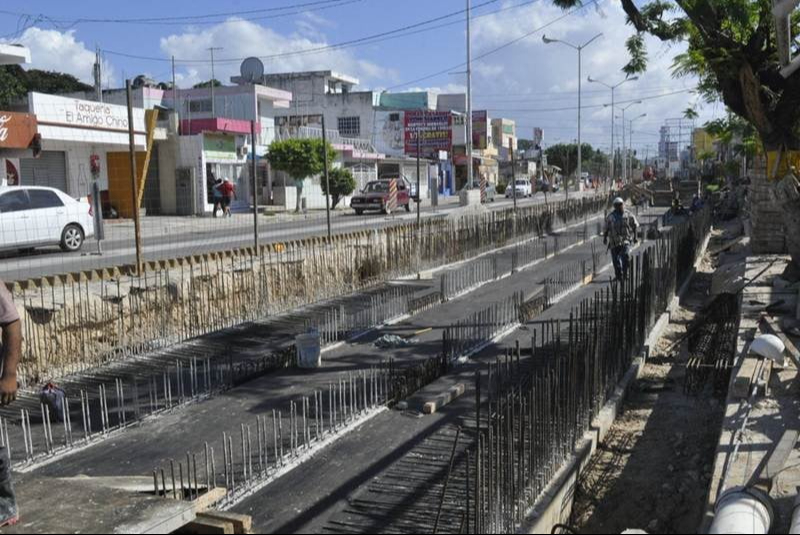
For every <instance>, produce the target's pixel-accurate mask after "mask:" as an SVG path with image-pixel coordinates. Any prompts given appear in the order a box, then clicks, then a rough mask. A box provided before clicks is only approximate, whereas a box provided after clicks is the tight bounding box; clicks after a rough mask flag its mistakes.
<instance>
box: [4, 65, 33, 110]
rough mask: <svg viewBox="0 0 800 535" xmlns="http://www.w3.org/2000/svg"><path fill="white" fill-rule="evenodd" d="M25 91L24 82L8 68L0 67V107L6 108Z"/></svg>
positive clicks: (22, 95)
mask: <svg viewBox="0 0 800 535" xmlns="http://www.w3.org/2000/svg"><path fill="white" fill-rule="evenodd" d="M26 93H27V89H26V88H25V84H23V83H22V80H20V78H19V76H16V75H14V74H11V73H10V72H9V69H8V68H3V67H0V108H8V107H9V106H10V105H11V104H12V103H14V102H15V101H18V100H19V99H21V98H22V97H24V96H25V94H26Z"/></svg>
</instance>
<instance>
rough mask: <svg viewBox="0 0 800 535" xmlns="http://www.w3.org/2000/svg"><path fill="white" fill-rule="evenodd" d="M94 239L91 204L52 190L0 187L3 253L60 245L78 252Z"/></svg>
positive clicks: (0, 247) (0, 235)
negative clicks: (89, 239)
mask: <svg viewBox="0 0 800 535" xmlns="http://www.w3.org/2000/svg"><path fill="white" fill-rule="evenodd" d="M93 236H94V214H93V211H92V207H91V205H90V204H89V203H88V202H86V201H83V200H75V199H73V198H72V197H70V196H69V195H67V194H66V193H64V192H62V191H59V190H57V189H53V188H42V187H34V186H0V250H6V249H22V250H26V249H34V248H36V247H45V246H52V245H58V246H60V247H61V249H63V250H64V251H67V252H75V251H79V250H80V249H81V247H83V242H84V241H85V240H86V239H87V238H91V237H93Z"/></svg>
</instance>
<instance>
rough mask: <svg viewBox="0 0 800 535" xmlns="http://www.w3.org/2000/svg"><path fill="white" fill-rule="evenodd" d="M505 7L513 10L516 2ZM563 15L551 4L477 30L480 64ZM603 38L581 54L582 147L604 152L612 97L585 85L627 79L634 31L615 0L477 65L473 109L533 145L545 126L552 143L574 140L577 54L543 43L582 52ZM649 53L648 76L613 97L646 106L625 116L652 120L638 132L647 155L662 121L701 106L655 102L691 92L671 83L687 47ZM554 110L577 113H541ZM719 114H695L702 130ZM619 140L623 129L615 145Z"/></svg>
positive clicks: (688, 99) (491, 19) (685, 81)
mask: <svg viewBox="0 0 800 535" xmlns="http://www.w3.org/2000/svg"><path fill="white" fill-rule="evenodd" d="M505 4H506V5H512V4H511V2H505ZM564 13H565V12H564V11H562V10H560V9H559V8H557V7H555V6H554V5H553V4H552V2H549V1H542V2H536V3H535V4H532V5H529V6H526V7H524V8H519V9H511V10H508V11H504V12H502V13H498V14H495V15H492V16H487V17H482V18H480V19H479V20H478V21H477V22H476V23H475V24H474V25H473V36H474V37H473V39H474V43H473V47H474V49H475V52H474V53H475V56H476V57H477V56H479V55H480V54H483V53H485V52H487V51H489V50H491V49H493V48H496V47H498V46H501V45H503V44H505V43H507V42H509V41H511V40H512V39H516V38H519V37H522V36H523V35H525V34H527V33H529V32H531V31H532V30H533V29H535V28H542V27H544V26H546V25H548V24H549V23H551V22H552V21H554V20H556V19H559V18H560V17H563V16H564ZM601 32H602V33H603V37H601V38H600V39H599V40H598V41H595V42H594V43H592V44H591V45H590V46H589V47H588V48H586V49H585V50H584V51H583V62H582V63H583V69H582V71H583V72H582V77H581V78H582V80H583V82H582V86H583V107H584V110H583V119H582V137H583V140H584V141H585V142H589V143H592V144H593V145H596V146H600V147H601V148H603V149H604V150H607V149H608V147H609V145H610V137H611V134H610V128H611V110H610V107H609V108H604V107H603V104H607V103H610V101H611V92H610V91H609V90H607V89H606V88H604V87H603V86H601V85H599V84H590V83H588V82H587V77H588V76H592V77H595V78H599V79H601V80H603V81H605V82H606V83H609V84H615V83H617V82H620V81H622V80H623V79H624V78H625V74H624V73H623V72H621V68H622V67H623V66H624V65H625V63H626V62H627V61H628V52H627V50H626V48H625V41H626V40H627V38H628V37H629V36H630V35H631V33H632V29H631V27H630V26H629V25H627V24H626V17H625V14H624V12H623V10H622V7H621V5H620V2H619V1H618V0H601V3H600V9H597V8H595V7H594V6H587V7H586V8H585V9H583V10H582V11H580V12H578V13H576V14H573V15H570V16H568V17H566V18H564V19H563V20H561V21H559V22H556V23H554V24H552V25H550V26H548V27H547V28H545V29H543V30H542V31H541V32H537V33H536V34H534V35H532V36H530V37H528V38H526V39H523V40H522V41H520V42H518V43H517V44H515V45H513V46H511V47H508V48H505V49H503V50H502V51H500V52H498V53H496V54H491V55H489V56H488V57H486V58H485V59H482V60H480V61H479V62H476V65H475V68H474V73H475V75H474V92H475V95H476V96H475V107H476V109H480V108H489V109H490V110H495V111H490V115H491V116H493V117H501V116H504V117H510V118H513V119H516V120H517V123H518V125H519V128H518V131H519V133H520V135H521V136H523V137H530V136H531V135H532V133H531V129H532V128H533V127H535V126H540V127H542V128H543V129H544V131H545V141H546V142H547V143H554V142H557V141H570V140H573V139H575V138H576V137H577V103H578V102H577V101H578V94H577V89H578V58H577V52H576V51H575V50H573V49H571V48H569V47H567V46H565V45H561V44H550V45H547V44H545V43H544V42H543V41H542V35H543V34H546V35H547V36H548V37H550V38H554V39H562V40H565V41H568V42H571V43H573V44H576V45H577V44H582V43H585V42H586V41H588V40H589V39H591V38H592V37H594V36H595V35H597V34H598V33H601ZM647 46H648V53H649V59H650V63H649V66H648V70H647V72H646V73H645V74H643V75H642V76H641V77H640V79H639V81H637V82H630V83H627V84H625V85H623V86H622V87H620V88H619V89H618V90H617V92H616V97H617V102H618V103H619V102H623V101H635V100H638V99H644V102H643V103H642V104H640V105H636V106H633V107H632V108H631V109H630V110H628V112H627V113H626V119H631V118H633V117H636V116H637V115H640V114H642V113H647V117H646V118H643V119H640V120H638V122H636V123H635V124H634V133H635V135H634V140H633V141H634V145H638V147H639V149H640V150H645V147H646V146H647V145H651V146H655V145H657V143H658V136H657V135H655V134H657V133H658V130H659V127H660V126H661V125H662V124H663V122H664V120H665V119H668V118H679V117H681V116H682V115H683V111H684V110H685V109H686V108H688V107H690V106H692V105H694V104H695V103H696V102H697V100H698V99H697V97H696V96H695V95H692V94H688V93H682V94H678V95H674V96H668V97H664V98H659V99H651V98H650V97H656V96H660V95H665V94H667V93H671V92H674V91H676V90H680V89H686V88H693V87H694V85H695V84H696V81H695V80H693V79H690V78H681V79H675V78H673V77H672V69H671V65H672V60H673V58H674V57H675V55H676V54H677V53H679V52H681V51H683V50H684V49H685V45H683V44H679V45H665V44H664V43H662V42H661V41H660V40H658V39H656V38H652V37H648V38H647ZM553 108H573V109H564V110H562V111H550V112H547V111H539V110H543V109H545V110H546V109H553ZM714 109H715V108H714V107H713V106H712V107H706V108H705V109H698V111H699V112H700V115H701V116H700V119H699V120H698V121H697V124H702V123H703V122H705V120H707V119H709V118H711V116H712V115H713V113H714ZM526 110H528V111H526ZM531 110H536V111H531ZM717 111H718V108H717ZM618 113H619V112H618ZM619 124H621V122H620V123H619ZM619 136H620V127H619V126H618V127H617V143H619V139H620V137H619ZM651 150H652V148H651Z"/></svg>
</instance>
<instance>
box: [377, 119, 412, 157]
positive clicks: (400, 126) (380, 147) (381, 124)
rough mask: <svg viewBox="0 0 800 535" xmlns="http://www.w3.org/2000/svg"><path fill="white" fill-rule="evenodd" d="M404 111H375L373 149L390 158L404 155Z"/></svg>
mask: <svg viewBox="0 0 800 535" xmlns="http://www.w3.org/2000/svg"><path fill="white" fill-rule="evenodd" d="M404 117H405V112H398V111H391V112H387V111H379V112H376V113H375V135H374V139H373V143H374V145H375V150H376V151H378V152H379V153H381V154H386V155H387V156H389V157H390V158H402V157H403V156H405V148H406V147H405V119H404Z"/></svg>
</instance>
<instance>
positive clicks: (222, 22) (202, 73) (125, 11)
mask: <svg viewBox="0 0 800 535" xmlns="http://www.w3.org/2000/svg"><path fill="white" fill-rule="evenodd" d="M487 1H488V0H473V5H475V6H478V5H480V4H483V3H484V2H487ZM297 4H306V6H305V7H302V8H292V9H288V10H280V9H278V10H277V11H275V9H276V8H283V7H286V6H292V5H295V6H296V5H297ZM308 4H312V5H308ZM464 7H465V2H464V0H403V1H397V0H277V1H267V2H264V1H261V2H258V1H253V0H234V1H231V2H227V3H221V2H212V1H210V0H194V1H192V2H186V1H176V2H165V1H160V2H156V1H153V0H139V1H138V2H125V3H111V2H108V1H104V2H101V1H98V0H88V1H86V0H84V1H82V2H80V3H77V2H64V1H63V0H59V1H56V0H41V1H27V2H22V1H18V0H6V1H5V2H4V3H3V5H2V8H1V9H2V10H5V11H10V12H18V13H26V14H31V15H34V17H32V18H31V17H20V16H18V15H9V14H2V13H0V35H2V36H5V38H6V40H9V41H16V42H22V43H24V44H26V45H28V46H29V47H30V48H31V49H32V52H33V55H34V60H33V63H32V66H34V67H39V68H47V69H54V70H63V71H66V72H70V73H71V74H74V75H76V76H78V77H79V78H82V79H84V80H88V79H90V77H91V74H90V73H91V62H92V60H93V52H94V49H95V47H99V48H100V49H102V50H104V51H107V52H104V54H103V58H104V64H105V65H106V73H107V74H108V80H107V83H108V84H109V85H114V86H118V85H120V84H121V83H122V80H123V79H124V77H133V76H135V75H137V74H141V73H146V74H149V75H151V76H152V77H154V78H156V79H157V80H168V79H169V78H170V77H171V67H170V64H169V63H168V62H166V61H158V60H156V59H134V58H129V57H124V56H120V55H115V54H112V53H111V52H119V53H123V54H129V55H135V56H144V57H147V58H159V59H162V60H166V59H168V58H169V57H170V56H171V55H175V56H176V57H177V58H178V59H179V60H189V61H193V63H186V64H179V66H178V80H179V85H181V86H186V85H189V84H192V83H195V82H196V81H198V80H203V79H207V78H209V77H210V65H209V62H208V61H207V58H208V54H209V52H208V51H207V50H206V49H207V48H208V47H210V46H215V47H222V48H223V50H220V51H217V52H216V55H217V58H221V59H222V60H225V59H230V60H231V61H230V62H227V63H226V62H225V61H221V62H219V63H218V64H217V77H218V78H220V79H222V80H227V79H228V77H229V76H230V75H233V74H235V73H236V72H237V71H238V61H235V60H238V58H242V57H246V56H249V55H257V56H274V55H276V54H282V56H281V57H280V58H279V59H271V60H267V61H265V63H266V69H267V71H269V72H278V71H280V72H282V71H289V70H303V69H322V68H326V69H335V70H338V71H341V72H344V73H347V74H352V75H355V76H357V77H359V78H360V79H361V81H362V88H363V89H372V88H387V87H389V88H394V90H404V89H415V88H432V89H438V90H442V91H460V90H463V86H464V76H463V75H462V74H459V73H458V71H460V70H463V68H455V69H454V71H453V70H451V68H454V67H456V66H458V65H459V64H461V63H462V62H463V61H464V57H465V56H464V54H465V52H464V41H465V33H464V26H463V22H461V23H459V22H458V21H459V19H462V20H463V18H464V17H463V15H459V16H455V17H451V18H445V19H442V20H441V21H440V22H438V23H435V24H434V26H440V27H438V28H435V29H429V30H428V31H419V32H418V33H416V34H413V35H402V36H399V37H395V38H393V39H389V40H385V41H382V42H377V43H371V44H367V45H365V46H356V47H348V48H344V49H340V50H335V51H326V52H322V53H313V54H302V55H298V54H295V52H297V51H298V50H306V49H309V48H317V47H320V46H325V45H329V44H333V43H341V42H343V41H349V40H352V39H358V38H361V37H365V36H370V35H373V34H377V33H381V32H386V31H391V30H395V29H398V28H402V27H404V26H407V25H413V24H417V23H419V22H421V21H424V20H426V19H431V18H435V17H440V16H445V15H447V14H450V13H453V12H456V11H459V10H462V9H464ZM268 9H272V10H273V11H269V12H268V11H264V10H268ZM254 10H261V11H259V12H252V13H244V12H246V11H254ZM221 13H224V14H225V15H221V16H219V17H214V18H211V19H194V20H195V21H196V22H200V21H201V20H202V21H203V22H208V24H188V23H187V22H186V21H185V20H182V21H179V22H180V23H178V24H168V25H166V24H155V23H136V24H131V23H110V22H103V23H95V22H82V23H80V22H79V23H75V22H74V21H75V20H76V19H131V18H137V19H141V18H158V19H167V18H170V17H197V16H200V15H209V14H221ZM234 13H236V14H234ZM39 15H42V16H39ZM276 15H281V16H279V17H276ZM474 16H476V18H475V20H474V22H473V31H474V35H473V48H474V55H475V56H476V57H478V56H480V55H482V54H485V53H486V52H489V51H492V50H495V49H497V48H498V47H503V46H505V45H508V46H505V48H503V49H502V50H500V51H499V52H496V53H493V54H491V55H489V56H487V57H486V58H484V59H482V60H479V61H476V63H475V66H474V69H475V77H474V84H475V86H474V87H475V99H474V100H475V107H476V109H487V108H488V109H489V110H490V116H492V117H501V116H504V117H511V118H513V119H516V120H517V122H518V125H519V130H520V135H521V136H522V137H530V131H531V130H532V128H533V127H535V126H541V127H543V128H544V130H545V137H546V141H548V142H550V143H555V142H558V141H568V140H571V139H574V138H575V137H576V136H577V127H576V123H577V118H576V113H577V110H576V105H577V58H576V53H575V52H574V51H573V50H571V49H568V48H567V47H563V46H557V45H549V46H547V45H545V44H544V43H543V42H542V39H541V37H542V34H543V33H547V34H548V36H551V37H556V38H561V39H566V40H570V41H572V42H575V43H580V42H583V41H586V40H588V39H589V38H591V37H593V36H594V35H596V34H597V33H599V32H603V33H604V36H603V37H602V38H601V39H599V40H598V41H596V42H595V43H594V44H593V45H592V46H591V47H590V48H588V49H587V50H586V51H585V52H584V84H583V85H584V87H583V89H584V91H585V93H584V102H583V105H584V106H585V109H584V122H583V125H584V126H583V137H584V140H585V141H588V142H591V143H593V144H595V145H597V146H600V147H601V148H603V149H604V150H607V149H608V146H609V145H610V139H609V130H610V121H611V115H610V109H609V108H604V107H603V104H604V103H608V102H610V93H609V92H608V91H607V90H605V89H604V88H602V87H601V86H598V85H588V84H587V83H586V82H585V77H586V76H588V75H591V76H594V77H597V78H601V79H604V80H605V81H608V82H609V83H616V82H617V81H620V80H622V79H623V78H624V75H623V74H622V73H621V72H620V69H621V67H622V66H623V65H624V63H625V57H626V53H625V49H624V40H625V38H626V37H627V36H628V35H630V31H631V30H630V27H628V26H626V23H625V17H624V14H623V13H622V10H621V8H620V7H619V3H618V1H617V0H599V2H598V3H597V4H592V5H587V6H586V7H585V8H584V9H582V10H580V11H578V12H576V13H573V14H569V15H565V14H564V12H562V11H561V10H559V9H557V8H555V7H554V6H552V4H551V2H549V1H548V0H538V1H530V0H496V1H494V2H490V3H489V4H488V5H486V6H484V7H479V8H476V9H475V12H474ZM448 24H449V25H448ZM20 25H22V26H20ZM428 28H429V27H428ZM542 28H546V29H543V30H541V31H538V32H537V31H535V30H537V29H542ZM527 34H531V35H530V36H528V37H526V35H527ZM515 40H516V42H514V43H513V44H509V43H511V42H512V41H515ZM649 44H650V46H649V50H650V57H651V67H650V69H649V71H648V73H647V74H645V75H644V76H642V78H641V79H640V80H639V81H638V82H633V83H629V84H626V85H625V86H623V88H621V89H620V90H619V92H618V100H620V101H624V100H636V99H644V100H645V102H643V103H642V104H641V105H637V106H636V109H635V110H632V111H629V112H628V113H629V115H628V118H632V117H635V116H637V115H639V114H644V113H646V114H647V116H646V117H643V118H641V119H639V120H638V122H637V123H636V125H637V126H635V127H634V136H633V141H634V145H636V146H638V148H639V150H641V151H643V152H644V151H646V150H648V149H649V150H651V151H653V150H655V149H654V146H655V144H656V143H657V141H658V137H657V132H658V127H659V126H660V125H661V124H662V123H663V121H664V119H666V118H669V117H676V116H679V115H680V114H681V113H682V111H683V110H684V109H685V108H687V107H689V106H692V105H694V104H695V103H696V101H697V98H696V96H694V95H692V94H690V93H688V92H687V90H688V89H691V88H692V87H693V86H694V81H693V80H691V79H680V80H675V79H674V78H672V76H671V74H670V68H669V67H670V64H671V61H672V57H674V55H675V54H676V53H678V52H680V51H681V50H682V47H681V46H680V45H678V46H665V45H664V44H662V43H660V42H657V41H655V40H651V42H650V43H649ZM287 54H288V55H287ZM442 71H443V72H442ZM438 72H442V74H439V75H437V76H434V77H430V78H427V77H428V76H429V75H431V74H432V73H438ZM423 78H424V79H423ZM414 81H416V82H415V83H409V82H414ZM698 111H700V113H701V118H702V120H705V119H708V118H711V117H714V116H718V115H719V114H720V113H721V112H722V109H721V107H720V106H713V105H712V106H708V105H707V106H704V107H700V106H698ZM701 122H702V121H701Z"/></svg>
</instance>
